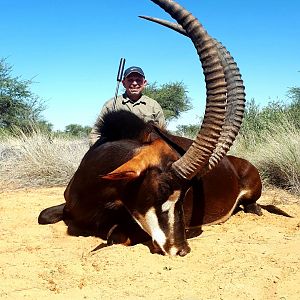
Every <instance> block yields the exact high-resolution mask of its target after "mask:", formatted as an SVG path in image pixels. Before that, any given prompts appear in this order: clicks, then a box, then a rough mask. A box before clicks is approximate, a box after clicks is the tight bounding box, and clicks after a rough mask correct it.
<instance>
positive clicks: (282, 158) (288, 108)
mask: <svg viewBox="0 0 300 300" xmlns="http://www.w3.org/2000/svg"><path fill="white" fill-rule="evenodd" d="M11 71H12V68H11V67H10V66H9V65H8V64H7V63H6V61H5V59H0V112H1V116H0V189H4V188H5V189H7V188H23V187H37V186H57V185H66V184H67V183H68V181H69V179H70V178H71V176H72V175H73V173H74V172H75V170H76V169H77V166H78V165H79V162H80V160H81V158H82V157H83V155H84V153H85V152H86V151H87V149H88V141H87V135H88V133H89V132H90V127H87V126H85V127H84V126H81V125H78V124H70V125H68V126H66V129H65V131H61V132H53V131H52V125H51V124H50V123H48V122H47V121H45V120H43V118H42V116H41V112H42V111H43V109H44V106H43V105H42V102H40V101H39V98H38V97H37V96H36V95H34V94H32V93H31V91H30V89H29V86H30V84H31V83H32V82H31V81H26V80H25V81H24V80H21V79H20V77H15V78H14V77H12V76H11ZM146 92H147V93H148V95H149V96H151V97H153V98H156V99H158V98H161V99H162V103H161V104H162V106H163V108H164V111H165V113H166V117H167V119H168V120H170V119H172V118H177V117H178V116H179V115H180V113H181V112H183V111H186V110H188V109H189V108H190V107H191V105H190V99H189V98H188V97H187V91H186V89H185V86H184V84H183V83H181V82H179V83H170V84H167V85H163V86H160V87H158V86H157V84H156V83H154V84H152V85H149V86H148V88H147V90H146ZM174 95H175V96H176V95H179V96H178V97H177V98H176V97H175V98H176V99H177V100H178V101H177V102H176V101H175V102H174V101H173V100H171V99H173V98H174ZM287 98H289V100H290V101H288V102H287V103H281V102H271V103H269V104H268V105H267V106H266V107H264V108H260V107H259V106H258V105H257V104H256V103H255V101H254V100H251V101H250V102H248V103H247V107H246V113H245V117H244V121H243V125H242V128H241V131H240V134H239V135H238V138H237V140H236V142H235V144H234V145H233V147H232V149H231V150H230V154H233V155H236V156H239V157H243V158H246V159H248V160H249V161H251V162H252V163H253V164H254V165H255V166H256V167H257V168H258V169H259V171H260V173H261V176H262V178H263V181H264V185H273V186H276V187H279V188H283V189H286V190H289V191H292V192H293V193H296V194H298V195H300V155H299V154H300V88H299V87H292V88H290V89H289V90H288V94H287ZM176 103H177V104H176ZM197 131H198V124H196V125H195V124H192V125H181V126H178V128H177V132H176V134H179V135H184V136H188V137H191V138H194V136H195V135H196V133H197Z"/></svg>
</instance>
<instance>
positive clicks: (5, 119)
mask: <svg viewBox="0 0 300 300" xmlns="http://www.w3.org/2000/svg"><path fill="white" fill-rule="evenodd" d="M11 73H12V67H11V66H9V65H8V64H7V63H6V59H3V58H2V59H0V128H2V129H11V128H13V127H19V128H21V129H24V128H28V127H29V126H31V125H32V124H33V123H36V124H37V125H38V124H39V122H42V121H43V119H42V117H41V112H42V111H44V110H45V106H44V103H43V101H42V100H41V99H40V98H39V97H38V96H37V95H35V94H34V93H32V92H31V91H30V85H31V84H32V81H31V80H22V79H21V77H13V76H12V74H11ZM41 124H42V123H41Z"/></svg>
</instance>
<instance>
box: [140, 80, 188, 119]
mask: <svg viewBox="0 0 300 300" xmlns="http://www.w3.org/2000/svg"><path fill="white" fill-rule="evenodd" d="M144 94H145V95H147V96H149V97H150V98H153V99H155V100H156V101H157V102H158V103H159V104H160V105H161V107H162V109H163V111H164V115H165V118H166V120H167V121H171V120H173V119H177V118H178V117H179V116H180V114H181V113H182V112H185V111H188V110H189V109H191V108H192V105H191V101H190V98H189V97H188V95H187V94H188V91H187V89H186V87H185V85H184V84H183V82H170V83H165V84H162V85H161V86H158V85H157V83H156V82H154V83H151V84H148V85H147V86H146V88H145V90H144Z"/></svg>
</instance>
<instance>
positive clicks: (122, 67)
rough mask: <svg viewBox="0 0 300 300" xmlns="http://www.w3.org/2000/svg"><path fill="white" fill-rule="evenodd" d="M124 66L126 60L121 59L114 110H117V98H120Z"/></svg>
mask: <svg viewBox="0 0 300 300" xmlns="http://www.w3.org/2000/svg"><path fill="white" fill-rule="evenodd" d="M124 65H125V58H121V59H120V64H119V70H118V75H117V88H116V93H115V98H114V103H113V110H115V109H116V101H117V97H118V91H119V85H120V82H121V81H122V77H123V72H124Z"/></svg>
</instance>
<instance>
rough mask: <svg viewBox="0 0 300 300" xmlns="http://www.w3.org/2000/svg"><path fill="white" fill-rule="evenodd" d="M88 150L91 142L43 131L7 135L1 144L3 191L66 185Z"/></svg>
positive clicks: (0, 160)
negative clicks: (56, 135)
mask: <svg viewBox="0 0 300 300" xmlns="http://www.w3.org/2000/svg"><path fill="white" fill-rule="evenodd" d="M87 149H88V141H87V140H79V139H70V138H69V139H67V138H65V137H63V136H58V137H55V136H52V135H50V134H46V133H43V132H41V131H38V130H37V131H34V132H32V133H31V134H24V132H22V131H20V130H18V131H15V133H14V135H3V136H2V137H1V140H0V179H1V182H0V185H1V188H2V189H4V188H6V189H7V188H24V187H39V186H60V185H66V184H67V183H68V181H69V180H70V178H71V177H72V176H73V174H74V172H75V170H76V169H77V167H78V165H79V163H80V160H81V159H82V157H83V155H84V153H85V152H86V151H87Z"/></svg>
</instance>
